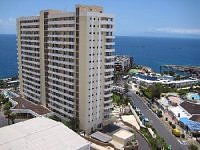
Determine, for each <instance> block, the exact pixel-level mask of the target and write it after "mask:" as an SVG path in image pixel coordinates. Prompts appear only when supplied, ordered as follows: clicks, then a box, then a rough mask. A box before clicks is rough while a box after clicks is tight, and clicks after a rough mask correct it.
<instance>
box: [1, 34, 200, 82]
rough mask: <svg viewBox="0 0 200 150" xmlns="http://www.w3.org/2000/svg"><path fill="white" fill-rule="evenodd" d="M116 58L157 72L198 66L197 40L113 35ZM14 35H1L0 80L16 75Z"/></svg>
mask: <svg viewBox="0 0 200 150" xmlns="http://www.w3.org/2000/svg"><path fill="white" fill-rule="evenodd" d="M115 55H128V56H132V57H133V58H134V63H136V64H139V65H143V66H148V67H150V68H152V69H153V70H154V71H156V72H159V68H160V65H168V64H176V65H189V66H200V39H198V38H185V37H184V38H177V37H141V36H116V39H115ZM17 72H18V70H17V43H16V35H14V34H0V79H1V78H6V77H12V76H15V75H17Z"/></svg>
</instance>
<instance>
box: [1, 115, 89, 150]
mask: <svg viewBox="0 0 200 150" xmlns="http://www.w3.org/2000/svg"><path fill="white" fill-rule="evenodd" d="M0 149H1V150H8V149H9V150H38V149H39V150H72V149H73V150H88V149H90V143H89V142H88V141H87V140H85V139H84V138H82V137H81V136H79V135H78V134H77V133H75V132H74V131H72V130H71V129H69V128H68V127H66V126H65V125H64V124H62V123H60V122H56V121H54V120H51V119H48V118H45V117H37V118H34V119H30V120H27V121H24V122H20V123H16V124H13V125H10V126H6V127H3V128H0Z"/></svg>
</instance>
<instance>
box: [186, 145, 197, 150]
mask: <svg viewBox="0 0 200 150" xmlns="http://www.w3.org/2000/svg"><path fill="white" fill-rule="evenodd" d="M188 148H189V149H190V150H198V147H197V146H196V145H194V144H190V146H189V147H188Z"/></svg>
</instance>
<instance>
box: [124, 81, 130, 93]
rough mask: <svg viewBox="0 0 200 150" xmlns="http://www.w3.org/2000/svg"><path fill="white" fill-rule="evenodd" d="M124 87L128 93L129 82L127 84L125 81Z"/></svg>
mask: <svg viewBox="0 0 200 150" xmlns="http://www.w3.org/2000/svg"><path fill="white" fill-rule="evenodd" d="M124 89H125V93H127V92H128V90H129V86H128V84H127V83H124Z"/></svg>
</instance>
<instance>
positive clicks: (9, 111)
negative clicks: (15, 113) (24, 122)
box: [4, 109, 12, 125]
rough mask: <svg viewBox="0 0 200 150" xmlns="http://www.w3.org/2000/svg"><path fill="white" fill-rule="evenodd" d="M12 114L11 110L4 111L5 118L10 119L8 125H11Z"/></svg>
mask: <svg viewBox="0 0 200 150" xmlns="http://www.w3.org/2000/svg"><path fill="white" fill-rule="evenodd" d="M11 113H12V111H11V110H10V109H8V110H4V116H5V118H7V119H8V125H9V124H10V114H11Z"/></svg>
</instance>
